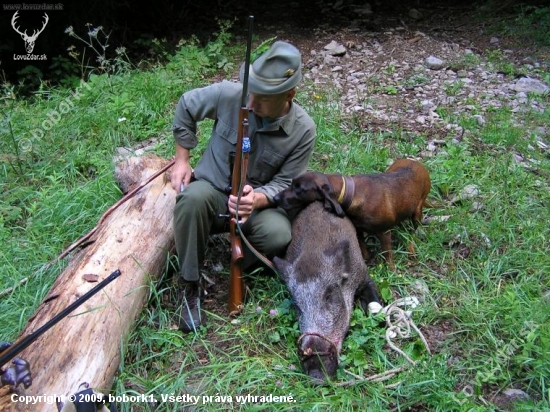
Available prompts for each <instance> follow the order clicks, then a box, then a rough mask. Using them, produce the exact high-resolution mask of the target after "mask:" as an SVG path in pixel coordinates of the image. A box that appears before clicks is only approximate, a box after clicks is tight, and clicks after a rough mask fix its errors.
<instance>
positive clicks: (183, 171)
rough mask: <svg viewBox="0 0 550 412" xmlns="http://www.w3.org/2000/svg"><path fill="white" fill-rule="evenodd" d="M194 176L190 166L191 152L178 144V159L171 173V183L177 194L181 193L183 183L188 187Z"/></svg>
mask: <svg viewBox="0 0 550 412" xmlns="http://www.w3.org/2000/svg"><path fill="white" fill-rule="evenodd" d="M192 176H193V168H192V167H191V165H190V164H189V150H187V149H185V148H183V147H181V146H180V145H178V144H176V158H175V162H174V166H173V167H172V172H171V173H170V183H171V185H172V188H173V189H174V190H175V191H176V193H179V192H180V191H181V185H182V183H183V184H184V185H185V186H187V185H188V184H189V182H191V177H192Z"/></svg>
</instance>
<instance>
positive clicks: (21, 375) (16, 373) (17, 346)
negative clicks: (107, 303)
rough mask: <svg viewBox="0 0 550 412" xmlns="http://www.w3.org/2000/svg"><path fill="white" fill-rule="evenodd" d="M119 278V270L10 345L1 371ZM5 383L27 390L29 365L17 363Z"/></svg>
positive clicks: (0, 360)
mask: <svg viewBox="0 0 550 412" xmlns="http://www.w3.org/2000/svg"><path fill="white" fill-rule="evenodd" d="M119 276H120V270H118V269H117V270H115V271H114V272H113V273H111V274H110V275H109V276H107V277H106V278H105V279H103V280H102V281H101V282H100V283H98V284H97V285H96V286H94V287H93V288H92V289H90V290H89V291H88V292H86V293H85V294H84V295H82V296H81V297H79V298H78V299H77V300H75V301H74V302H73V303H71V304H70V305H69V306H67V307H66V308H65V309H63V310H62V311H61V312H59V313H58V314H57V315H56V316H54V317H53V318H52V319H50V320H49V321H48V322H46V323H45V324H44V325H42V326H41V327H40V328H38V329H37V330H35V331H34V332H32V333H31V334H29V335H27V336H23V337H21V338H20V339H18V340H17V341H16V342H15V343H13V344H12V345H9V346H8V348H7V349H5V350H3V351H2V352H1V353H0V369H1V368H2V367H3V366H4V365H5V364H6V363H8V361H9V360H10V359H12V358H14V357H16V356H17V355H18V354H20V353H21V352H23V351H24V350H25V349H27V348H28V347H29V346H30V345H31V344H32V343H33V342H35V341H36V340H37V339H38V338H39V337H40V336H42V335H43V334H44V333H45V332H47V331H48V330H49V329H51V328H52V327H53V326H55V325H56V324H57V323H58V322H59V321H60V320H61V319H63V318H64V317H65V316H67V315H68V314H69V313H71V312H72V311H73V310H75V309H76V308H77V307H79V306H80V305H82V304H83V303H84V302H86V301H87V300H88V299H90V298H91V297H92V296H93V295H95V294H96V293H97V292H99V291H100V290H101V289H103V288H104V287H105V286H107V285H108V284H109V283H111V282H112V281H113V280H115V279H116V278H118V277H119ZM21 361H22V362H21ZM10 369H11V370H10ZM4 375H7V376H4ZM5 382H6V383H8V384H12V385H14V386H17V384H19V383H20V382H23V384H24V385H25V387H26V388H27V387H29V386H30V385H31V383H32V378H30V370H29V366H28V363H27V362H26V361H24V360H20V362H15V365H14V366H13V367H10V368H8V370H6V371H5V372H3V374H2V384H4V383H5Z"/></svg>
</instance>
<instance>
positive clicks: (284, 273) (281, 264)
mask: <svg viewBox="0 0 550 412" xmlns="http://www.w3.org/2000/svg"><path fill="white" fill-rule="evenodd" d="M273 265H275V269H277V272H278V273H279V275H281V277H282V278H283V281H284V282H285V283H287V281H288V274H289V272H290V263H289V262H287V261H286V260H284V259H281V258H280V257H277V256H275V257H274V258H273Z"/></svg>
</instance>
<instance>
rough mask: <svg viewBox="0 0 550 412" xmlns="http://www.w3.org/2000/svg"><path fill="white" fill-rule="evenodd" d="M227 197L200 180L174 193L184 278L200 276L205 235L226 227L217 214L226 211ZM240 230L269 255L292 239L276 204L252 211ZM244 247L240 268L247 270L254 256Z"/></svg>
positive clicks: (253, 244)
mask: <svg viewBox="0 0 550 412" xmlns="http://www.w3.org/2000/svg"><path fill="white" fill-rule="evenodd" d="M227 200H228V195H227V194H225V193H223V192H221V191H219V190H217V189H216V188H214V187H213V186H212V185H211V184H210V183H209V182H206V181H200V180H197V181H194V182H192V183H190V184H189V185H187V186H186V187H185V189H184V191H183V192H181V193H179V194H178V196H177V197H176V206H175V207H174V237H175V241H176V251H177V253H178V258H179V263H180V273H181V276H182V277H183V279H184V280H186V281H197V280H199V276H200V272H199V271H200V268H201V267H202V264H203V260H204V254H205V251H206V244H207V241H208V237H209V236H210V235H211V234H216V233H223V232H224V231H227V230H228V228H229V225H228V223H227V219H226V218H223V217H219V215H220V214H227V213H228V212H227ZM241 230H242V232H243V234H244V235H245V236H246V238H247V239H248V241H249V242H250V244H251V245H252V246H254V248H255V249H256V250H257V251H258V252H260V253H262V254H263V255H265V256H267V258H268V259H272V258H273V257H274V256H280V255H281V254H282V253H284V251H285V250H286V247H287V246H288V244H289V243H290V240H291V224H290V221H289V220H288V217H287V215H286V213H285V212H284V211H283V210H281V209H278V208H267V209H262V210H258V211H254V212H253V213H252V215H251V216H250V217H249V218H248V219H247V221H246V222H245V223H244V224H243V225H242V226H241ZM243 250H244V259H243V269H244V270H246V268H249V267H250V266H252V265H253V264H254V263H256V262H257V258H256V257H255V256H254V254H253V253H252V252H251V251H250V250H249V249H248V248H247V247H246V245H245V244H244V243H243ZM227 263H228V264H229V262H227Z"/></svg>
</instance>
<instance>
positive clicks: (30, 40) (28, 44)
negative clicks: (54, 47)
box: [11, 10, 50, 54]
mask: <svg viewBox="0 0 550 412" xmlns="http://www.w3.org/2000/svg"><path fill="white" fill-rule="evenodd" d="M17 13H19V10H18V11H16V12H15V14H14V15H13V17H12V18H11V27H13V29H14V30H15V31H16V32H17V33H19V34H20V35H21V38H22V39H23V40H24V41H25V49H27V54H31V53H32V51H33V49H34V42H35V41H36V39H37V38H38V35H39V34H40V33H42V32H43V31H44V29H45V28H46V24H48V21H49V20H50V18H49V17H48V15H47V14H46V13H44V17H45V18H46V19H45V20H44V24H43V25H42V28H41V29H40V30H33V33H32V36H29V35H28V34H27V30H25V31H24V32H21V31H19V27H16V26H15V20H17V18H18V17H19V16H18V15H17Z"/></svg>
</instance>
